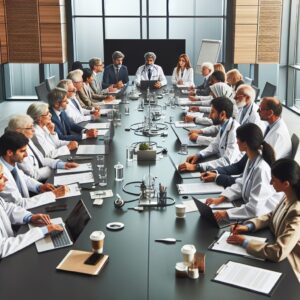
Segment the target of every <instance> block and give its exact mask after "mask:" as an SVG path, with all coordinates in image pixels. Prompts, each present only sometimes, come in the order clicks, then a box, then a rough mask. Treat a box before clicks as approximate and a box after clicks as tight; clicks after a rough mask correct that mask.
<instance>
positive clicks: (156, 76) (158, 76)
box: [135, 52, 167, 89]
mask: <svg viewBox="0 0 300 300" xmlns="http://www.w3.org/2000/svg"><path fill="white" fill-rule="evenodd" d="M144 58H145V64H144V65H142V66H140V67H139V68H138V69H137V71H136V74H135V83H136V85H137V86H140V85H141V81H142V80H156V83H155V85H154V88H156V89H159V88H161V87H162V86H164V85H167V79H166V77H165V74H164V71H163V69H162V68H161V66H159V65H156V64H154V63H155V60H156V55H155V53H153V52H147V53H145V55H144Z"/></svg>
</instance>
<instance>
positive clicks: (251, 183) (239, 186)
mask: <svg viewBox="0 0 300 300" xmlns="http://www.w3.org/2000/svg"><path fill="white" fill-rule="evenodd" d="M249 164H250V161H249V160H248V161H247V164H246V167H245V170H244V173H243V176H242V177H240V178H237V179H236V181H235V183H234V184H233V185H232V186H230V187H228V188H226V189H225V191H224V192H223V193H222V196H225V197H226V198H227V199H228V200H229V201H233V200H236V199H240V198H242V199H243V200H244V203H245V204H243V205H241V206H240V207H235V208H231V209H228V210H227V213H228V217H229V218H230V219H249V218H253V217H256V216H261V215H264V214H267V213H269V212H270V211H272V210H273V209H274V208H275V207H276V205H277V204H278V203H279V201H280V200H281V199H282V196H283V194H282V193H276V191H275V190H274V188H273V186H272V185H271V184H270V181H271V168H270V166H269V165H268V164H267V163H266V161H265V160H264V159H263V158H262V156H260V155H259V156H257V158H256V159H255V162H254V163H253V165H252V167H251V168H250V169H249ZM269 199H272V201H270V200H269Z"/></svg>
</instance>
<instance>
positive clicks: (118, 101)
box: [99, 99, 121, 106]
mask: <svg viewBox="0 0 300 300" xmlns="http://www.w3.org/2000/svg"><path fill="white" fill-rule="evenodd" d="M120 102H121V100H120V99H114V100H112V101H107V102H105V101H102V102H100V103H99V105H100V106H103V105H118V104H119V103H120Z"/></svg>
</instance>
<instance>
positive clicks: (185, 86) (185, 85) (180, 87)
mask: <svg viewBox="0 0 300 300" xmlns="http://www.w3.org/2000/svg"><path fill="white" fill-rule="evenodd" d="M176 86H177V87H178V88H179V89H182V88H183V89H184V88H189V87H190V85H189V84H176Z"/></svg>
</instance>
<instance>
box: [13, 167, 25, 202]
mask: <svg viewBox="0 0 300 300" xmlns="http://www.w3.org/2000/svg"><path fill="white" fill-rule="evenodd" d="M11 174H12V176H13V178H14V180H15V182H16V185H17V187H18V190H19V192H20V194H21V195H22V197H24V192H23V189H22V185H21V181H20V177H19V174H18V170H17V168H16V167H14V168H13V169H12V170H11Z"/></svg>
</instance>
